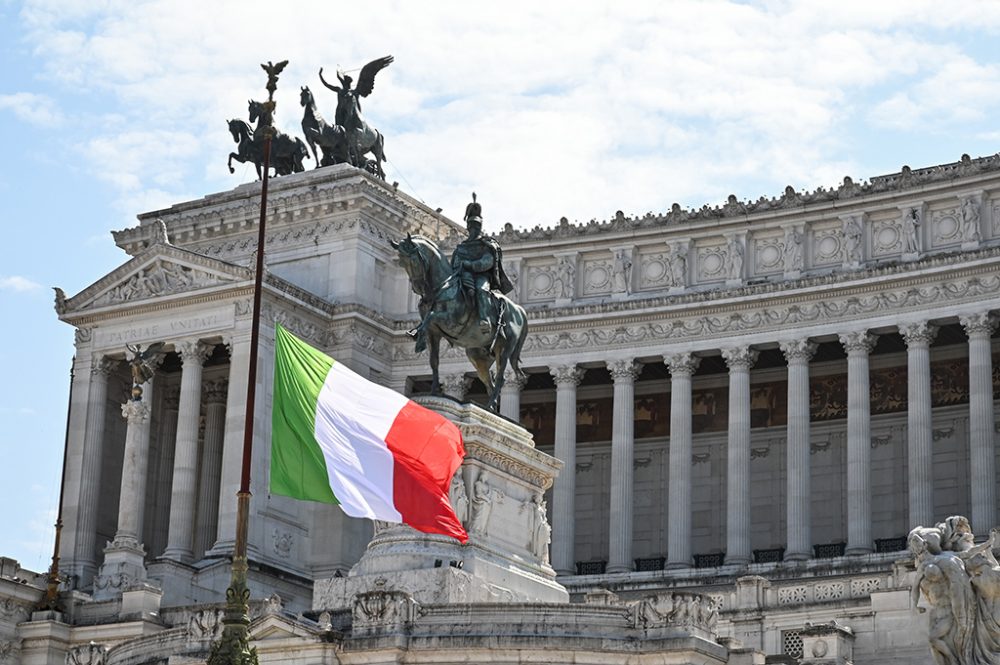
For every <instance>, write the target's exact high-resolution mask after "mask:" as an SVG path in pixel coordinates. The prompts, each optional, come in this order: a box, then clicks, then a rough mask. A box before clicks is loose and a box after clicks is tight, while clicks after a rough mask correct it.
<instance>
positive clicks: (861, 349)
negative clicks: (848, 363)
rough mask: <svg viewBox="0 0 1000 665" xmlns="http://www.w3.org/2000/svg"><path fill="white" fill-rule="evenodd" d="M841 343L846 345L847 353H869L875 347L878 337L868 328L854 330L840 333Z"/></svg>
mask: <svg viewBox="0 0 1000 665" xmlns="http://www.w3.org/2000/svg"><path fill="white" fill-rule="evenodd" d="M839 337H840V343H841V344H843V345H844V350H845V351H847V355H852V354H855V355H856V354H864V355H868V354H869V353H871V352H872V349H874V348H875V341H876V340H877V337H876V336H875V335H873V334H871V333H870V332H868V331H867V330H854V331H851V332H846V333H840V335H839Z"/></svg>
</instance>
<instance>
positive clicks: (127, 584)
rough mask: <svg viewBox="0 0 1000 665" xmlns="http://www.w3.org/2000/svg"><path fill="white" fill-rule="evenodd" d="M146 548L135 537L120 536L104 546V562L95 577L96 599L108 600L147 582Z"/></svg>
mask: <svg viewBox="0 0 1000 665" xmlns="http://www.w3.org/2000/svg"><path fill="white" fill-rule="evenodd" d="M145 558H146V550H145V549H144V548H143V546H142V545H141V544H140V543H139V541H137V540H136V539H134V538H130V537H118V538H115V539H114V540H113V541H112V542H110V543H108V546H107V547H105V548H104V563H102V564H101V569H100V571H98V573H97V577H95V578H94V600H108V599H109V598H115V597H118V596H121V595H122V592H124V591H127V590H129V589H133V588H136V587H139V586H142V585H144V584H145V582H146V562H145Z"/></svg>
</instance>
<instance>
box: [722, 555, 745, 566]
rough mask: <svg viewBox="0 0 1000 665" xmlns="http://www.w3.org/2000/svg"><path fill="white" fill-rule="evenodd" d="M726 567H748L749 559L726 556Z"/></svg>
mask: <svg viewBox="0 0 1000 665" xmlns="http://www.w3.org/2000/svg"><path fill="white" fill-rule="evenodd" d="M726 565H727V566H749V565H750V557H748V556H729V555H728V554H727V555H726Z"/></svg>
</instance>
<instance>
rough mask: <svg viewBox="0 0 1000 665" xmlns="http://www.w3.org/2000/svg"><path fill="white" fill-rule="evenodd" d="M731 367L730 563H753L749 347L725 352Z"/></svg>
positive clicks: (752, 357) (752, 355)
mask: <svg viewBox="0 0 1000 665" xmlns="http://www.w3.org/2000/svg"><path fill="white" fill-rule="evenodd" d="M722 357H723V358H725V360H726V365H727V366H728V367H729V455H728V465H727V471H728V476H727V484H726V486H727V492H726V563H734V564H740V565H746V564H748V563H750V368H751V367H753V364H754V363H755V362H757V352H756V351H754V350H752V349H751V348H750V347H749V346H740V347H736V348H734V349H723V351H722Z"/></svg>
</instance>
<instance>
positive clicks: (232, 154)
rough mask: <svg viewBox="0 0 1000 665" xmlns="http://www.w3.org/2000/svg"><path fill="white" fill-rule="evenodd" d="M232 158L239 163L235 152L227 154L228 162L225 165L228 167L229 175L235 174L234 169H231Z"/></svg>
mask: <svg viewBox="0 0 1000 665" xmlns="http://www.w3.org/2000/svg"><path fill="white" fill-rule="evenodd" d="M233 157H235V158H236V160H237V161H239V158H240V156H239V155H237V154H236V153H235V152H231V153H229V161H228V162H227V164H228V165H229V172H230V173H236V169H234V168H233Z"/></svg>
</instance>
